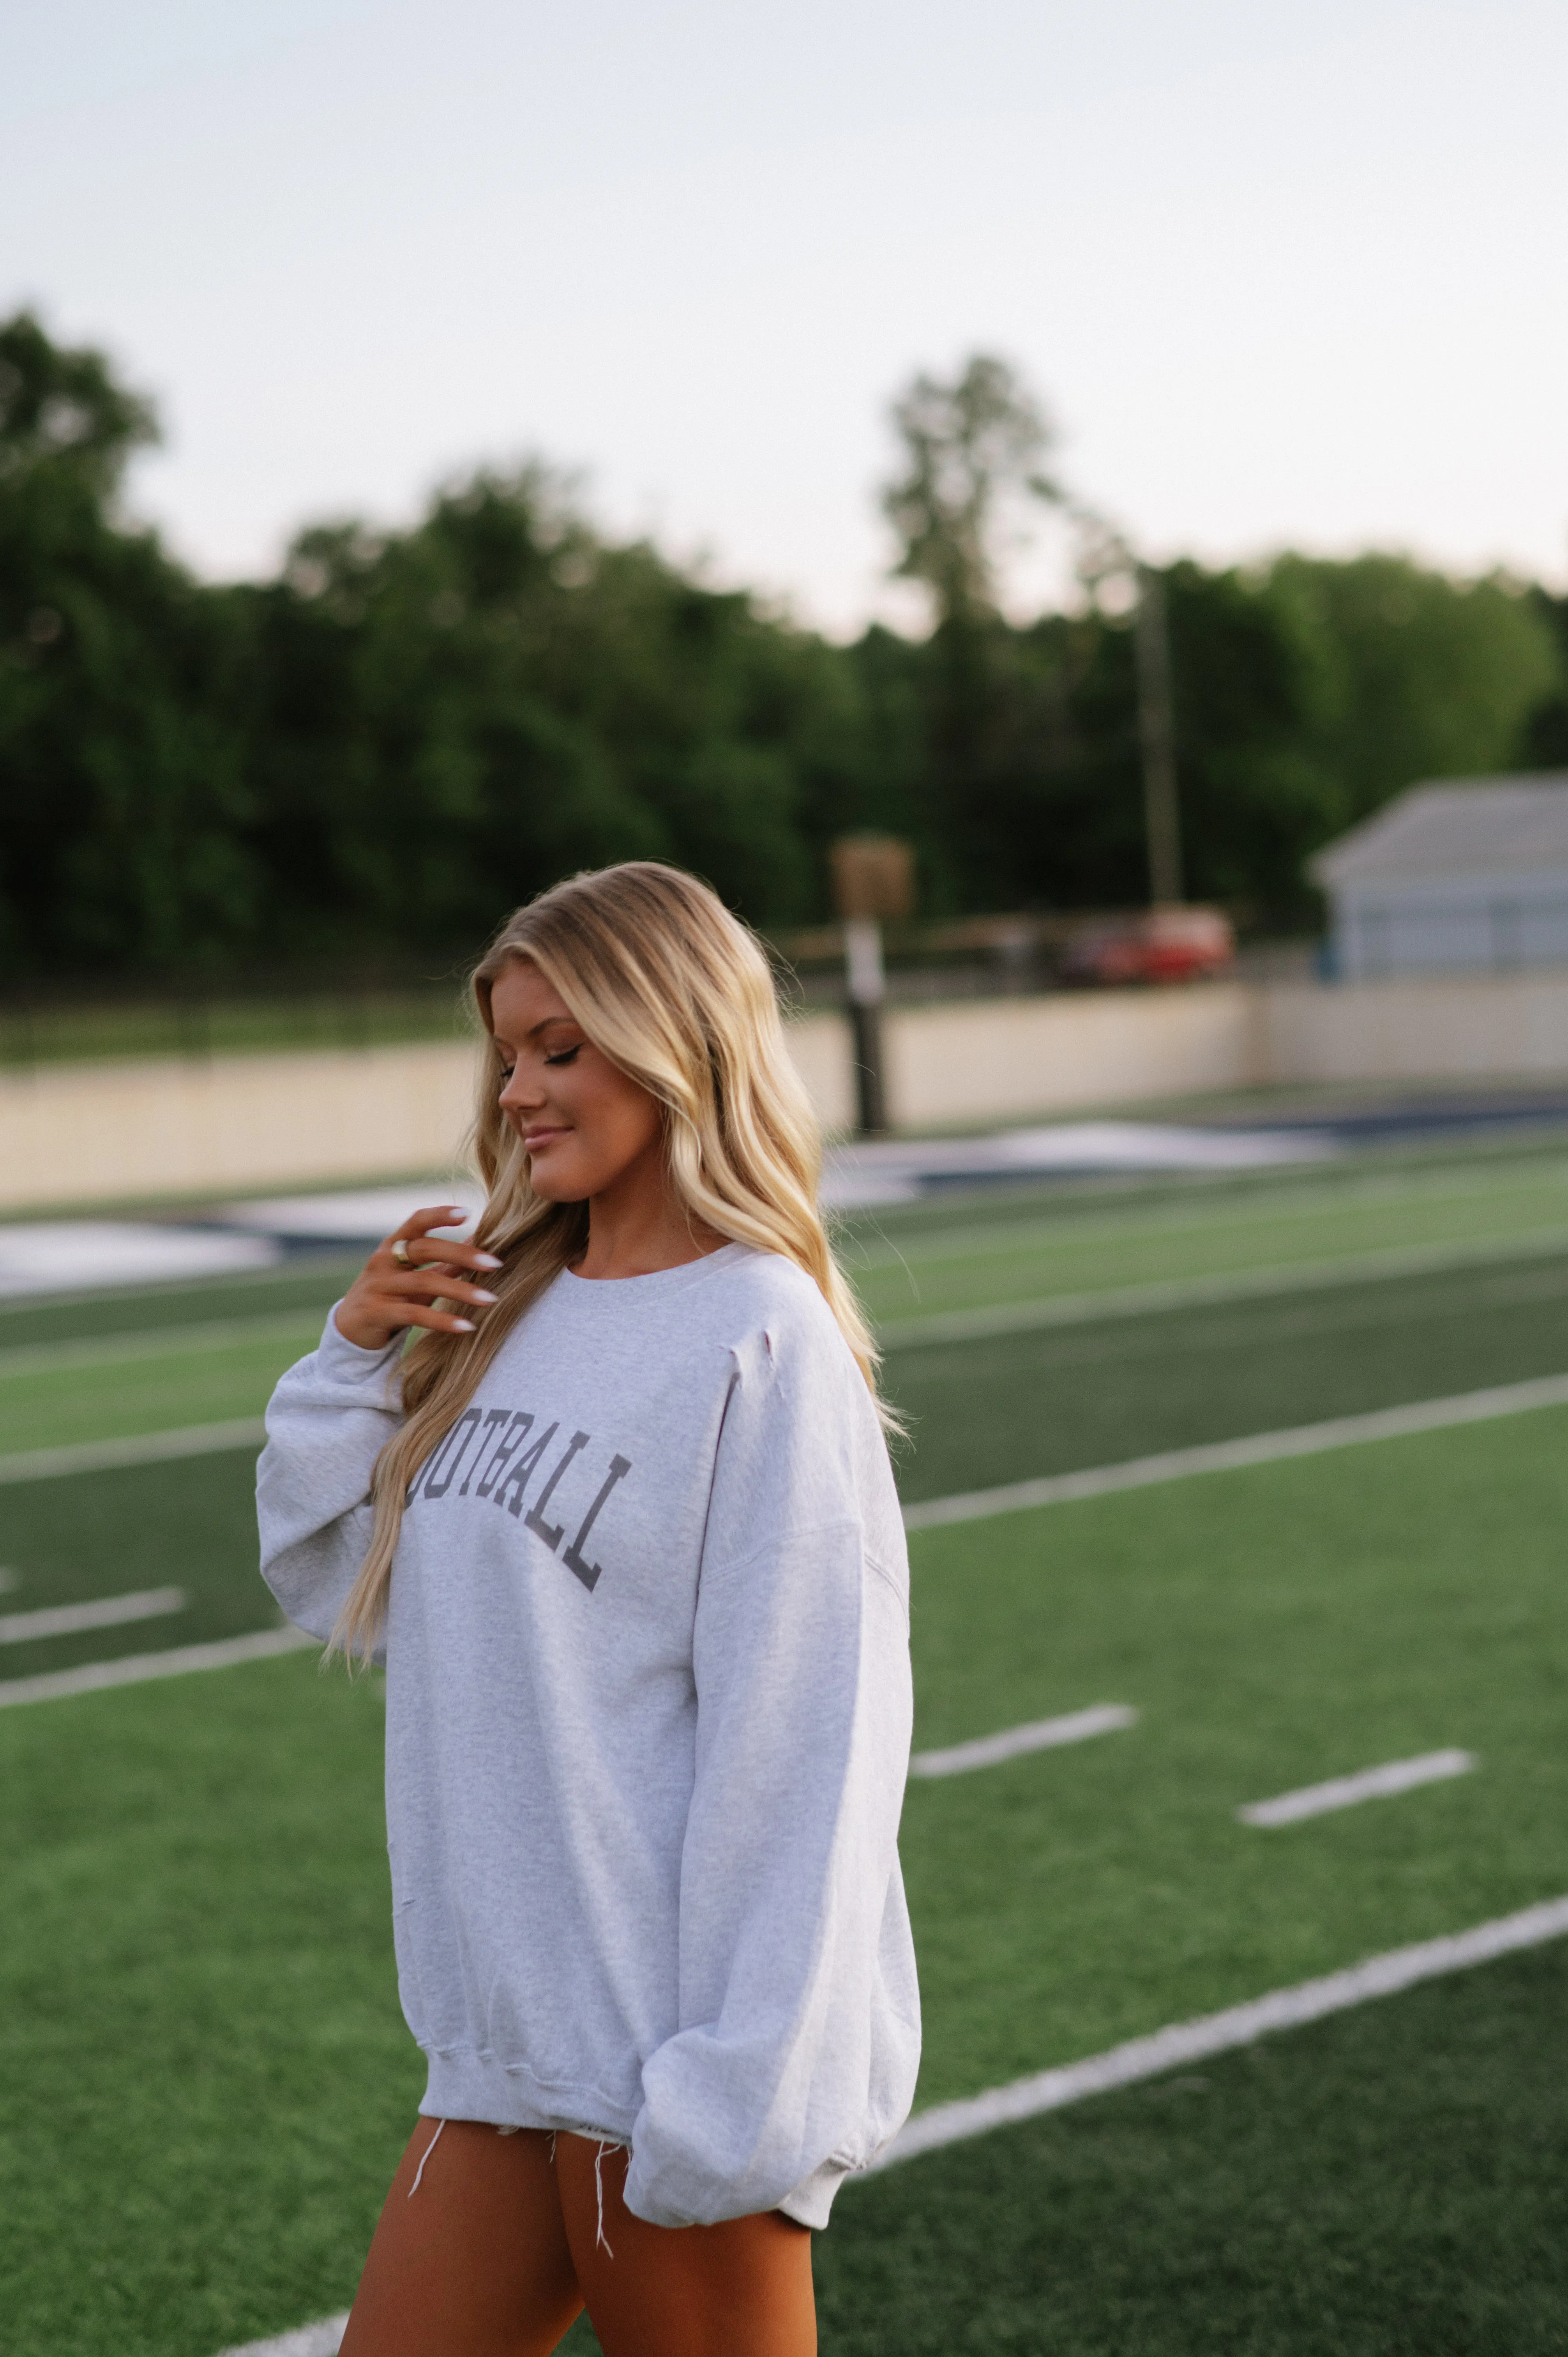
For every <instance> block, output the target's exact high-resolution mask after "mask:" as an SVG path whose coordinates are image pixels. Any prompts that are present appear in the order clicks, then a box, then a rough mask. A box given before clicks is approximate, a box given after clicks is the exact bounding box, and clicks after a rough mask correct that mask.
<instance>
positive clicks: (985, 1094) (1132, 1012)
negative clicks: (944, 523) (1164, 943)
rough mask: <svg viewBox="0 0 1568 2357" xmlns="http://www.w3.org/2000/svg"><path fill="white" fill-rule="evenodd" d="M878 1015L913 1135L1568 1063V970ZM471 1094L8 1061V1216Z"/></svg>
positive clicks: (296, 1170)
mask: <svg viewBox="0 0 1568 2357" xmlns="http://www.w3.org/2000/svg"><path fill="white" fill-rule="evenodd" d="M789 1041H790V1049H791V1052H792V1054H793V1055H794V1058H795V1060H796V1063H797V1065H798V1067H799V1069H800V1072H801V1075H802V1077H803V1079H804V1080H805V1082H806V1085H807V1087H808V1089H809V1090H810V1091H811V1096H812V1099H813V1101H814V1103H816V1105H817V1108H818V1111H819V1113H820V1114H822V1119H823V1120H824V1122H825V1123H826V1124H827V1125H828V1126H829V1127H830V1128H832V1129H838V1130H843V1129H845V1128H847V1127H848V1126H849V1125H850V1123H851V1121H852V1119H853V1116H854V1086H853V1075H852V1071H851V1066H850V1050H849V1033H848V1027H847V1025H846V1024H845V1022H844V1021H843V1017H841V1016H838V1015H834V1014H819V1015H811V1016H807V1017H802V1018H801V1019H800V1021H798V1022H795V1023H791V1024H790V1026H789ZM886 1047H887V1062H888V1081H889V1092H888V1093H889V1102H890V1105H891V1109H892V1114H893V1118H894V1120H895V1121H896V1123H897V1124H898V1125H900V1126H902V1127H905V1128H908V1129H924V1128H939V1127H943V1126H953V1127H959V1126H961V1125H964V1124H966V1123H973V1124H981V1123H984V1122H990V1121H999V1122H1006V1121H1024V1120H1028V1119H1030V1118H1033V1117H1037V1116H1041V1115H1050V1114H1065V1113H1071V1112H1073V1111H1075V1110H1078V1109H1079V1108H1081V1107H1085V1106H1090V1105H1097V1104H1109V1103H1132V1102H1135V1101H1136V1100H1138V1099H1139V1098H1146V1099H1151V1100H1153V1099H1158V1098H1171V1097H1176V1096H1180V1095H1181V1094H1183V1093H1184V1092H1199V1091H1203V1092H1211V1091H1218V1090H1223V1089H1231V1088H1245V1087H1252V1086H1256V1085H1258V1084H1260V1083H1262V1082H1334V1081H1371V1082H1376V1081H1447V1080H1477V1079H1487V1078H1492V1079H1506V1078H1508V1077H1509V1076H1510V1075H1513V1074H1519V1075H1527V1074H1533V1075H1536V1076H1538V1077H1541V1076H1546V1075H1556V1076H1563V1077H1568V973H1555V974H1528V975H1527V974H1499V975H1495V976H1467V977H1466V978H1465V979H1464V980H1463V981H1460V980H1457V979H1454V980H1429V981H1421V982H1413V981H1407V982H1388V983H1369V984H1363V985H1342V986H1340V987H1337V988H1322V987H1316V986H1314V985H1305V984H1298V983H1259V984H1241V983H1228V984H1222V985H1199V986H1197V987H1196V988H1193V989H1190V990H1171V991H1097V992H1092V993H1090V992H1085V993H1084V994H1082V995H1081V996H1077V995H1074V996H1060V997H1047V998H1005V999H990V1000H986V999H974V1000H965V1001H962V1002H960V1003H956V1004H950V1005H947V1006H921V1007H913V1006H911V1007H897V1008H892V1009H890V1010H889V1011H888V1014H887V1016H886ZM472 1088H473V1050H472V1049H469V1048H467V1047H464V1046H460V1045H459V1046H446V1045H422V1046H415V1047H403V1048H368V1049H359V1050H333V1051H330V1052H326V1053H321V1052H317V1053H311V1054H302V1055H289V1056H227V1057H214V1058H213V1059H211V1060H209V1061H198V1060H191V1061H183V1060H179V1059H177V1058H172V1057H171V1058H167V1059H161V1060H157V1061H156V1062H147V1063H102V1064H96V1065H81V1064H58V1065H44V1066H41V1067H38V1069H36V1070H33V1071H26V1072H14V1073H6V1074H0V1209H10V1210H16V1209H19V1208H21V1207H23V1206H28V1207H37V1208H38V1209H40V1210H41V1209H45V1208H52V1207H53V1206H54V1205H56V1204H67V1203H87V1202H93V1201H100V1202H102V1201H105V1200H110V1199H112V1198H115V1197H134V1196H152V1195H179V1194H191V1195H197V1194H203V1193H206V1194H214V1195H217V1194H225V1193H231V1194H251V1193H255V1192H257V1191H259V1190H261V1189H268V1188H282V1187H293V1186H296V1185H301V1184H309V1183H311V1182H313V1181H330V1180H332V1179H360V1178H370V1177H372V1176H374V1175H377V1174H385V1175H386V1176H388V1177H392V1176H400V1175H402V1174H403V1173H404V1172H409V1173H413V1172H423V1171H426V1170H428V1171H431V1172H435V1171H438V1170H441V1169H444V1168H450V1167H451V1166H452V1163H453V1160H454V1157H455V1156H456V1153H457V1151H458V1148H459V1146H460V1143H461V1140H462V1137H463V1134H464V1131H465V1129H466V1128H467V1123H468V1120H469V1117H470V1113H471V1092H472Z"/></svg>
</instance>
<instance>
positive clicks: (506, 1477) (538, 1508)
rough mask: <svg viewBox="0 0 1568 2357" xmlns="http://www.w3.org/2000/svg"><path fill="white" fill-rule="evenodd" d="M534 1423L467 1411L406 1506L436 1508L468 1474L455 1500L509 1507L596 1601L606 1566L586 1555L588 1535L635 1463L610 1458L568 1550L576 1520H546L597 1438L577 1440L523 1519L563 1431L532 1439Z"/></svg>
mask: <svg viewBox="0 0 1568 2357" xmlns="http://www.w3.org/2000/svg"><path fill="white" fill-rule="evenodd" d="M535 1421H536V1419H535V1417H534V1416H533V1415H532V1414H531V1413H530V1412H529V1411H528V1410H527V1409H526V1408H510V1407H490V1408H487V1407H484V1406H475V1407H469V1408H465V1409H464V1411H463V1413H462V1415H460V1416H459V1417H458V1418H457V1421H456V1424H455V1425H454V1426H452V1429H451V1431H450V1432H448V1433H447V1434H446V1436H445V1437H444V1438H443V1439H442V1440H441V1441H440V1443H439V1444H438V1445H437V1447H436V1449H435V1454H434V1455H433V1456H432V1457H431V1458H430V1459H429V1461H428V1463H427V1464H425V1465H424V1466H423V1467H422V1468H421V1469H420V1471H419V1473H418V1475H417V1476H416V1477H415V1480H414V1482H413V1488H412V1489H411V1490H410V1491H409V1493H408V1501H409V1504H410V1505H412V1504H413V1501H414V1500H415V1499H416V1498H428V1499H429V1500H430V1501H432V1502H433V1503H438V1502H439V1501H440V1500H441V1499H443V1498H445V1497H446V1496H447V1494H448V1493H449V1491H451V1488H452V1484H453V1483H454V1481H456V1479H457V1476H458V1474H459V1473H462V1472H463V1469H464V1467H465V1466H467V1473H466V1474H465V1475H464V1480H463V1485H462V1487H461V1489H460V1490H459V1491H458V1492H457V1495H458V1496H459V1498H466V1497H467V1496H468V1494H469V1492H470V1491H472V1492H473V1494H474V1496H475V1497H476V1498H488V1499H489V1501H490V1503H491V1504H492V1505H496V1506H504V1507H505V1508H506V1510H507V1512H508V1513H509V1514H511V1515H513V1516H515V1517H517V1518H519V1519H521V1523H522V1525H523V1528H524V1529H525V1530H530V1531H532V1533H533V1534H534V1536H535V1537H536V1538H537V1539H539V1540H541V1541H542V1544H544V1545H545V1546H547V1547H548V1548H549V1550H550V1552H551V1554H552V1555H554V1554H555V1553H556V1552H557V1550H560V1552H561V1560H562V1562H563V1563H564V1565H565V1566H566V1568H567V1570H568V1571H570V1572H571V1573H572V1574H573V1575H574V1577H576V1578H578V1579H580V1580H581V1581H582V1583H583V1586H584V1587H585V1588H586V1589H587V1590H588V1592H589V1594H590V1595H591V1594H592V1593H593V1590H594V1589H595V1587H596V1586H597V1585H598V1581H599V1578H600V1576H601V1574H602V1572H603V1570H604V1566H603V1565H602V1564H599V1563H590V1562H589V1560H588V1556H587V1552H586V1550H587V1542H588V1534H589V1533H590V1532H591V1531H592V1529H593V1527H594V1524H595V1523H596V1522H597V1520H598V1518H599V1515H600V1513H601V1512H603V1510H604V1506H605V1503H606V1501H607V1499H608V1497H609V1494H610V1491H612V1490H613V1489H614V1488H615V1486H616V1484H617V1483H618V1481H623V1480H625V1479H626V1477H627V1475H628V1473H629V1472H630V1471H631V1459H630V1458H629V1457H622V1456H619V1455H614V1456H612V1457H611V1458H610V1460H609V1470H608V1471H607V1473H606V1475H605V1477H604V1479H603V1480H602V1481H601V1482H600V1484H599V1487H598V1490H597V1492H596V1495H595V1497H594V1500H593V1501H592V1503H591V1504H590V1505H589V1507H588V1509H587V1512H585V1514H584V1516H583V1518H582V1521H581V1522H580V1523H578V1525H577V1532H576V1535H575V1538H572V1539H569V1540H567V1543H566V1545H565V1547H564V1549H562V1548H561V1542H562V1540H563V1538H564V1537H565V1535H566V1528H567V1523H568V1522H569V1521H570V1520H571V1519H572V1517H571V1514H570V1513H569V1512H562V1519H561V1520H560V1521H559V1522H554V1523H553V1522H551V1521H549V1520H548V1519H547V1509H548V1508H549V1506H550V1505H551V1503H552V1501H553V1498H554V1495H555V1491H556V1488H557V1486H558V1484H559V1483H560V1481H561V1480H562V1479H563V1477H564V1475H565V1474H566V1473H568V1472H569V1471H570V1469H571V1468H572V1465H573V1463H574V1461H575V1458H577V1457H579V1456H580V1455H581V1454H582V1452H583V1450H584V1449H585V1448H589V1447H591V1445H592V1441H593V1435H592V1434H591V1433H587V1432H575V1433H573V1435H572V1437H571V1438H570V1439H569V1440H568V1441H567V1442H566V1443H565V1445H564V1448H562V1450H561V1453H560V1455H559V1456H558V1457H557V1458H556V1459H555V1462H554V1464H553V1467H552V1468H551V1470H550V1472H549V1474H548V1476H547V1477H546V1480H545V1481H544V1485H543V1487H542V1489H541V1490H540V1491H539V1492H538V1495H537V1496H536V1497H535V1499H534V1501H533V1503H532V1506H530V1507H528V1509H527V1511H526V1512H524V1502H523V1501H524V1499H525V1497H526V1494H527V1491H528V1485H529V1483H530V1481H531V1480H532V1478H533V1476H534V1474H535V1473H536V1472H537V1471H538V1469H539V1468H540V1466H541V1465H542V1462H543V1460H544V1458H545V1457H546V1456H547V1455H548V1454H549V1452H550V1448H551V1444H552V1443H553V1441H554V1439H555V1437H556V1435H557V1433H558V1432H559V1431H560V1429H561V1426H560V1425H559V1423H553V1424H549V1425H546V1426H545V1427H544V1429H543V1430H542V1432H540V1433H539V1434H537V1435H536V1436H534V1437H530V1436H531V1435H533V1427H534V1424H535ZM476 1441H477V1442H478V1447H477V1448H476V1447H475V1445H474V1444H475V1442H476ZM524 1442H527V1444H528V1445H527V1446H526V1447H523V1443H524ZM520 1451H521V1454H520V1453H519V1452H520ZM487 1452H488V1453H487ZM557 1511H558V1512H561V1511H562V1510H560V1509H558V1510H557Z"/></svg>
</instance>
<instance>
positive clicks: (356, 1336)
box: [336, 1203, 500, 1351]
mask: <svg viewBox="0 0 1568 2357" xmlns="http://www.w3.org/2000/svg"><path fill="white" fill-rule="evenodd" d="M466 1218H467V1212H466V1211H464V1210H463V1208H462V1206H461V1205H460V1204H455V1203H436V1204H434V1205H432V1206H431V1207H430V1208H429V1209H427V1210H425V1211H415V1212H414V1214H413V1218H412V1219H407V1220H405V1221H404V1222H403V1225H402V1227H401V1228H399V1229H397V1230H396V1231H395V1232H394V1233H393V1234H392V1235H390V1236H388V1237H387V1239H386V1241H385V1243H379V1244H378V1245H377V1246H376V1248H375V1251H374V1252H373V1253H372V1254H371V1257H370V1259H369V1260H368V1261H367V1262H366V1263H365V1265H364V1267H363V1268H362V1269H361V1270H360V1274H359V1275H358V1276H357V1277H356V1278H355V1279H354V1282H353V1284H352V1285H351V1286H349V1290H348V1292H347V1293H346V1294H345V1295H344V1297H343V1298H342V1300H341V1301H340V1302H339V1303H338V1312H337V1319H336V1323H337V1327H338V1332H339V1334H341V1335H342V1336H343V1339H344V1340H345V1341H349V1342H357V1343H358V1344H359V1346H360V1350H361V1351H384V1350H385V1349H386V1347H387V1344H388V1343H389V1342H391V1341H392V1340H393V1339H394V1337H395V1336H397V1335H399V1334H401V1333H402V1332H403V1329H404V1328H405V1327H408V1326H428V1327H429V1328H430V1329H431V1330H432V1331H433V1332H434V1333H436V1334H471V1333H472V1332H473V1330H474V1321H473V1319H472V1318H460V1317H458V1316H457V1315H456V1312H455V1311H453V1310H450V1309H436V1308H434V1307H433V1306H432V1305H433V1304H434V1303H435V1302H437V1301H447V1302H451V1301H467V1302H471V1303H472V1304H473V1306H474V1307H475V1308H477V1309H488V1308H489V1306H490V1304H491V1303H492V1302H493V1301H494V1299H495V1295H494V1294H493V1293H487V1292H486V1291H485V1289H484V1287H483V1286H478V1285H474V1284H472V1283H470V1282H469V1281H468V1280H467V1277H466V1276H465V1275H463V1273H462V1272H464V1271H465V1270H472V1269H489V1268H499V1266H500V1263H499V1260H497V1258H496V1256H495V1254H493V1253H488V1252H480V1251H478V1249H477V1248H476V1246H474V1245H473V1244H459V1243H452V1242H451V1240H450V1239H449V1238H447V1237H445V1236H444V1237H443V1238H442V1239H441V1241H440V1242H439V1243H437V1242H436V1241H435V1238H434V1237H433V1236H432V1235H431V1233H430V1231H431V1229H432V1228H455V1227H457V1226H458V1225H460V1224H461V1222H463V1221H464V1220H465V1219H466ZM399 1245H401V1246H402V1247H403V1249H402V1251H401V1252H400V1251H399V1250H398V1246H399Z"/></svg>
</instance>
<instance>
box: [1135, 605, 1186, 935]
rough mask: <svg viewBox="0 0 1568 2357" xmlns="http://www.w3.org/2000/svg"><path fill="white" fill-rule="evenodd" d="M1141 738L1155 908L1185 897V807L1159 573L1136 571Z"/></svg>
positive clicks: (1151, 881)
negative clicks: (1178, 785)
mask: <svg viewBox="0 0 1568 2357" xmlns="http://www.w3.org/2000/svg"><path fill="white" fill-rule="evenodd" d="M1135 645H1136V653H1137V666H1138V734H1139V737H1141V739H1142V741H1143V749H1144V833H1145V834H1146V836H1147V840H1148V846H1149V898H1150V899H1151V900H1152V901H1153V902H1154V905H1155V908H1156V909H1157V908H1160V907H1162V906H1164V907H1175V906H1176V904H1177V903H1178V902H1179V901H1180V899H1181V897H1182V876H1181V808H1180V804H1179V802H1178V801H1177V798H1176V729H1175V726H1174V724H1173V721H1172V716H1171V662H1170V640H1169V637H1168V635H1167V632H1166V630H1165V590H1164V588H1163V587H1162V585H1161V582H1160V576H1159V575H1158V574H1157V573H1155V572H1153V571H1151V569H1150V567H1149V566H1148V565H1140V566H1139V568H1138V619H1137V627H1136V632H1135Z"/></svg>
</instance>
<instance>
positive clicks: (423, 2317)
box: [342, 2118, 593, 2357]
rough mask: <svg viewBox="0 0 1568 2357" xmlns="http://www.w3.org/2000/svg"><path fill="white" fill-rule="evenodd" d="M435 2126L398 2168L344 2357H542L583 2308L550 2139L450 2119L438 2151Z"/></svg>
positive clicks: (530, 2131) (417, 2135)
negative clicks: (503, 2132) (416, 2187)
mask: <svg viewBox="0 0 1568 2357" xmlns="http://www.w3.org/2000/svg"><path fill="white" fill-rule="evenodd" d="M437 2126H438V2123H437V2122H436V2121H435V2120H431V2119H424V2118H422V2119H421V2120H420V2122H419V2124H418V2126H417V2127H416V2128H415V2129H414V2132H413V2136H411V2137H410V2138H409V2141H408V2148H407V2150H406V2151H405V2152H404V2154H403V2158H402V2160H401V2161H400V2162H399V2163H398V2170H397V2175H396V2176H395V2177H394V2178H393V2179H392V2190H391V2192H390V2193H389V2194H388V2195H387V2198H386V2205H385V2207H384V2208H383V2210H382V2212H381V2221H380V2223H379V2224H378V2225H377V2227H376V2231H375V2235H374V2238H373V2240H372V2242H371V2252H370V2256H369V2257H368V2258H367V2260H366V2261H365V2272H364V2274H363V2275H362V2276H361V2277H360V2289H359V2294H358V2297H357V2298H356V2299H355V2301H354V2308H353V2313H352V2314H351V2315H350V2317H349V2329H348V2330H347V2332H346V2333H345V2334H344V2336H343V2351H342V2357H437V2352H439V2357H545V2352H547V2351H549V2350H552V2349H553V2348H554V2347H555V2345H556V2343H557V2341H560V2339H561V2337H562V2335H563V2334H564V2332H565V2330H566V2329H567V2327H568V2325H569V2324H570V2323H571V2321H572V2319H573V2318H574V2317H575V2315H576V2314H577V2313H578V2311H579V2310H580V2309H581V2308H582V2305H583V2295H582V2293H581V2292H580V2291H579V2290H578V2288H577V2279H576V2276H575V2274H574V2272H573V2267H572V2254H571V2249H570V2247H569V2245H568V2243H567V2239H566V2230H565V2226H564V2222H563V2220H562V2216H561V2198H560V2194H559V2192H558V2191H557V2189H556V2179H555V2171H554V2169H553V2167H552V2166H551V2159H550V2142H551V2140H550V2138H549V2136H545V2135H544V2134H543V2133H542V2131H540V2130H539V2129H537V2128H519V2129H518V2131H517V2133H516V2134H515V2135H514V2136H500V2135H499V2134H498V2133H497V2131H496V2130H495V2129H494V2128H493V2127H488V2126H484V2125H483V2123H481V2122H479V2121H477V2120H448V2121H447V2122H446V2125H445V2126H441V2127H440V2140H439V2142H436V2141H435V2136H436V2131H437ZM588 2149H589V2151H590V2153H591V2152H592V2150H593V2147H592V2146H590V2147H588ZM422 2161H423V2162H424V2175H423V2177H421V2178H420V2182H419V2190H418V2192H417V2193H415V2192H413V2181H414V2179H415V2177H416V2176H418V2175H419V2169H420V2163H421V2162H422Z"/></svg>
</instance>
